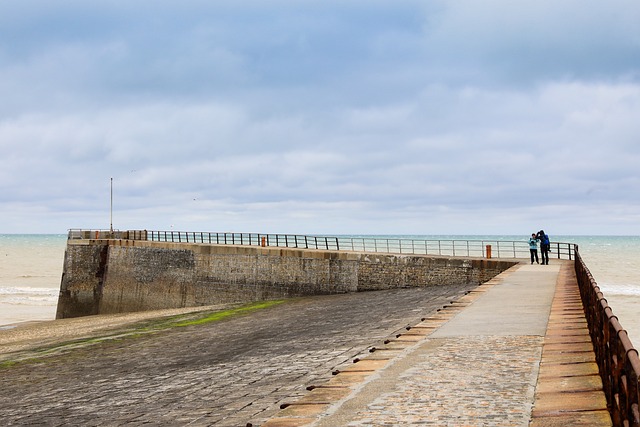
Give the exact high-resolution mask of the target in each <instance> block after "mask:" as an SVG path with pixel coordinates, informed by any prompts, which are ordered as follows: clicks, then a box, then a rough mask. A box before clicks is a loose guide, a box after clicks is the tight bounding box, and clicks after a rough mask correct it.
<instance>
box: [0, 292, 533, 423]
mask: <svg viewBox="0 0 640 427" xmlns="http://www.w3.org/2000/svg"><path fill="white" fill-rule="evenodd" d="M470 288H471V287H470V286H463V285H461V286H457V287H435V288H428V289H400V290H393V291H377V292H366V293H357V294H347V295H334V296H326V297H313V298H305V299H298V300H294V301H290V302H287V303H286V304H282V305H279V306H275V307H272V308H270V309H266V310H262V311H259V312H255V313H252V314H250V315H246V316H242V317H236V318H232V319H229V320H226V321H223V322H218V323H212V324H207V325H201V326H194V327H187V328H175V329H172V330H169V331H164V332H161V333H157V334H153V335H150V336H149V335H147V336H142V337H138V338H128V339H124V340H121V341H114V342H102V343H100V344H96V345H92V346H89V347H85V348H81V349H76V350H72V351H69V352H65V353H63V354H59V355H55V356H50V357H46V358H42V359H39V360H35V361H30V362H28V363H19V364H17V365H13V366H11V367H4V368H0V419H1V420H2V423H3V425H44V426H62V425H83V426H120V425H127V426H138V425H143V424H146V425H176V426H182V425H190V426H206V425H216V426H245V425H246V424H247V423H248V422H251V423H253V425H254V426H257V425H260V423H261V422H263V421H264V420H265V419H267V418H268V417H270V416H272V415H273V414H274V413H275V412H277V411H278V409H279V406H278V405H279V404H280V403H281V402H282V401H283V400H284V399H291V398H292V397H296V396H301V395H303V394H304V393H305V386H306V385H308V384H310V383H311V382H313V381H315V380H318V379H322V380H324V379H326V378H328V377H330V376H331V370H332V369H334V368H335V367H337V366H340V365H341V364H344V363H351V360H352V358H353V357H355V356H357V355H359V354H361V353H362V352H364V351H366V349H367V348H368V347H369V346H371V345H374V344H376V343H378V342H379V341H380V340H382V339H384V338H386V337H388V336H389V335H391V334H393V333H395V332H396V331H397V330H399V329H400V328H403V327H404V326H406V325H408V324H415V323H416V321H417V319H420V318H421V317H423V316H425V315H428V314H429V313H432V312H433V311H434V310H435V309H437V308H439V307H440V306H442V305H443V304H445V303H447V302H449V301H450V300H452V299H455V298H457V297H458V296H459V295H461V294H462V293H463V292H464V291H465V290H467V289H470ZM469 344H472V343H469ZM474 345H475V344H474ZM478 345H480V344H479V343H478ZM489 347H491V346H489ZM487 351H496V349H495V348H487ZM528 351H529V350H523V353H524V354H526V353H527V352H528ZM507 357H508V359H509V360H508V364H511V363H512V362H513V360H519V359H520V357H521V356H517V357H516V355H513V356H510V355H509V356H507ZM522 357H524V355H523V356H522ZM449 363H458V362H456V361H450V362H449ZM473 374H474V375H475V374H476V371H475V370H474V371H473ZM470 375H471V373H470ZM461 384H463V383H461ZM415 386H416V387H419V386H418V384H417V383H416V384H415ZM434 404H435V402H434ZM363 425H365V424H363ZM381 425H389V424H381ZM487 425H493V424H487ZM496 425H497V424H496Z"/></svg>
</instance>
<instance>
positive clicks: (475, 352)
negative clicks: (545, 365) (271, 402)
mask: <svg viewBox="0 0 640 427" xmlns="http://www.w3.org/2000/svg"><path fill="white" fill-rule="evenodd" d="M542 341H543V338H542V337H528V336H524V337H486V336H485V337H459V338H448V339H428V340H427V341H426V342H425V344H422V346H423V347H428V348H429V349H428V350H427V351H420V352H419V353H420V354H419V356H417V357H418V359H417V360H415V361H414V362H415V364H412V366H413V367H411V368H409V369H407V370H406V371H404V373H402V374H401V375H399V377H398V379H397V383H396V385H395V388H393V389H392V391H391V392H389V393H385V394H383V395H381V396H380V397H378V398H377V399H376V400H374V401H373V402H371V403H370V404H369V405H367V408H366V410H363V411H360V412H359V413H358V414H357V415H356V416H355V417H354V418H353V419H354V421H352V422H350V423H349V424H348V426H349V427H365V426H366V427H369V426H399V425H408V424H419V425H428V426H439V427H443V426H485V427H490V426H491V427H494V426H495V427H498V426H509V427H512V426H527V425H528V424H529V415H530V413H531V405H532V401H533V395H534V390H535V384H536V378H537V371H538V370H537V365H538V362H539V361H540V354H541V348H542ZM372 386H373V387H375V383H374V384H372Z"/></svg>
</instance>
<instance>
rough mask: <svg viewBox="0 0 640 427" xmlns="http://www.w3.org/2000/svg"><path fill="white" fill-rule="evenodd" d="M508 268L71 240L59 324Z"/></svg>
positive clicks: (414, 283)
mask: <svg viewBox="0 0 640 427" xmlns="http://www.w3.org/2000/svg"><path fill="white" fill-rule="evenodd" d="M514 264H516V263H515V262H513V261H504V260H489V259H471V258H464V259H461V258H450V257H436V256H426V255H401V254H381V253H358V252H343V251H322V250H309V249H292V248H276V247H256V246H230V245H229V246H227V245H213V244H189V243H165V242H150V241H139V240H135V241H134V240H114V239H112V240H108V239H96V240H92V239H79V240H69V241H68V244H67V249H66V253H65V260H64V268H63V275H62V283H61V286H60V297H59V300H58V309H57V318H59V319H61V318H68V317H79V316H86V315H92V314H109V313H125V312H134V311H145V310H158V309H169V308H182V307H193V306H204V305H212V304H226V303H238V302H252V301H261V300H270V299H279V298H288V297H295V296H307V295H323V294H338V293H347V292H358V291H369V290H382V289H395V288H408V287H431V286H450V285H459V284H461V283H466V284H480V283H483V282H485V281H487V280H490V279H491V278H493V277H495V276H496V275H498V274H499V273H501V272H502V271H505V270H507V269H508V268H510V267H511V266H513V265H514Z"/></svg>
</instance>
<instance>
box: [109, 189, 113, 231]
mask: <svg viewBox="0 0 640 427" xmlns="http://www.w3.org/2000/svg"><path fill="white" fill-rule="evenodd" d="M109 231H110V232H111V234H112V235H113V177H112V178H111V207H110V210H109Z"/></svg>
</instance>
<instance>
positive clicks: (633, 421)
mask: <svg viewBox="0 0 640 427" xmlns="http://www.w3.org/2000/svg"><path fill="white" fill-rule="evenodd" d="M576 249H577V248H576ZM575 269H576V277H577V280H578V287H579V288H580V294H581V296H582V304H583V306H584V311H585V317H586V318H587V324H588V327H589V333H590V335H591V340H592V342H593V347H594V351H595V354H596V362H597V363H598V369H599V371H600V376H601V378H602V383H603V388H604V393H605V395H606V398H607V406H608V408H609V412H610V413H611V419H612V421H613V425H614V426H631V427H640V412H639V410H638V400H639V399H638V375H640V358H639V357H638V351H637V350H636V349H635V348H634V347H633V344H632V343H631V340H630V339H629V336H628V335H627V331H625V330H624V329H623V328H622V326H621V325H620V322H619V321H618V318H617V317H616V316H614V314H613V311H612V310H611V307H609V304H608V303H607V300H606V299H605V298H604V295H603V294H602V292H601V291H600V288H599V286H598V284H597V283H596V281H595V280H594V278H593V276H592V275H591V272H590V271H589V269H588V268H587V266H586V265H585V263H584V261H583V260H582V257H581V256H580V254H579V251H577V250H576V260H575Z"/></svg>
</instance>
